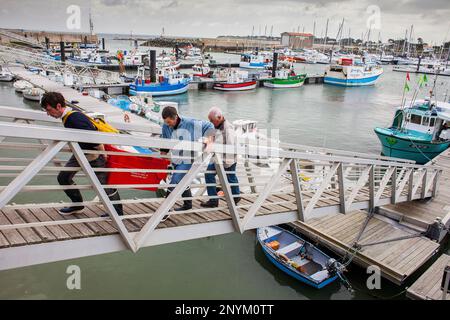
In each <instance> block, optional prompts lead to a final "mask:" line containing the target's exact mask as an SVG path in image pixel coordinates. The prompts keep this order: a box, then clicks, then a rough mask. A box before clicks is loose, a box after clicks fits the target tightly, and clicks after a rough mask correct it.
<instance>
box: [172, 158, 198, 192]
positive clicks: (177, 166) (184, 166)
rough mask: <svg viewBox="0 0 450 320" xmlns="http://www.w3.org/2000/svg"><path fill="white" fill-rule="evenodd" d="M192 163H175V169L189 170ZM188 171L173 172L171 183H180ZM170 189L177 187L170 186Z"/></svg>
mask: <svg viewBox="0 0 450 320" xmlns="http://www.w3.org/2000/svg"><path fill="white" fill-rule="evenodd" d="M191 166H192V164H190V163H180V164H173V167H174V170H189V169H191ZM185 175H186V172H174V173H173V174H172V178H171V179H170V184H178V183H180V181H181V180H182V179H183V178H184V176H185ZM168 189H169V190H170V191H173V189H175V187H170V188H168Z"/></svg>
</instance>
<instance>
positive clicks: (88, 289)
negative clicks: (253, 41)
mask: <svg viewBox="0 0 450 320" xmlns="http://www.w3.org/2000/svg"><path fill="white" fill-rule="evenodd" d="M213 55H214V57H215V58H216V54H213ZM217 56H218V57H220V58H221V59H229V60H230V61H231V60H233V59H234V61H235V60H236V56H228V55H225V54H217ZM237 59H238V58H237ZM217 60H220V59H219V58H217ZM225 62H226V61H225ZM324 68H325V66H321V65H301V64H297V65H296V69H297V72H303V71H305V72H307V73H311V74H314V73H321V72H323V69H324ZM391 69H392V67H391V66H386V67H385V73H384V74H383V76H382V77H381V79H380V81H379V82H378V83H377V84H376V85H375V86H372V87H365V88H340V87H333V86H329V85H323V84H320V85H319V84H318V85H305V86H303V87H301V88H297V89H282V90H272V89H268V88H258V89H256V90H252V91H249V92H217V91H213V90H190V91H188V93H186V94H183V95H179V96H173V97H161V98H158V100H166V101H176V102H178V103H179V109H180V113H181V114H182V115H185V116H192V117H197V118H202V119H206V117H207V112H208V110H209V108H211V107H213V106H218V107H220V108H221V109H222V110H223V111H224V112H225V114H226V117H227V118H228V119H229V120H236V119H252V120H256V121H258V128H260V129H268V130H269V132H270V130H272V129H275V130H279V136H280V138H281V140H282V141H284V142H290V143H297V144H305V145H311V146H318V147H327V148H335V149H343V150H349V151H357V152H367V153H374V154H379V153H380V144H379V142H378V139H377V137H376V135H375V134H374V132H373V128H374V127H375V126H385V125H388V124H389V123H390V122H391V119H392V116H393V114H394V111H395V107H396V106H397V105H398V104H399V103H400V100H401V95H402V88H403V82H404V79H405V74H403V73H396V72H392V71H391ZM433 80H434V78H433V77H429V83H428V86H426V87H424V88H423V90H422V93H421V94H419V97H421V96H422V97H423V96H425V95H426V94H427V91H429V90H430V89H431V87H432V84H433ZM449 80H450V79H449V78H438V80H437V84H436V93H437V96H438V98H439V99H442V98H443V96H444V95H445V94H446V92H445V90H447V89H448V88H450V81H449ZM415 82H416V76H415V75H411V83H415ZM412 87H413V86H412ZM409 95H410V96H412V91H411V92H410V93H409ZM155 100H156V99H155ZM0 101H1V104H2V105H6V106H15V107H17V108H30V109H39V106H38V104H36V103H32V102H24V101H23V99H22V97H21V96H19V95H18V94H16V93H15V92H14V89H13V87H12V84H9V83H0ZM38 196H39V195H36V197H38ZM60 200H63V199H60ZM64 200H65V199H64ZM444 251H446V252H447V253H449V252H450V248H449V247H448V246H447V247H446V248H445V249H444ZM430 263H431V262H430ZM70 265H77V266H79V267H80V269H81V290H69V289H68V288H67V286H66V281H67V278H68V276H69V275H68V274H67V273H66V270H67V267H68V266H70ZM428 265H429V263H428V264H427V266H428ZM347 276H348V278H349V280H350V282H351V284H352V285H353V287H354V289H355V290H356V291H355V292H354V293H350V292H348V291H347V290H346V289H345V287H344V286H343V285H341V284H340V283H339V282H335V283H332V284H331V285H329V286H327V287H325V288H324V289H321V290H316V289H312V288H310V287H308V286H306V285H304V284H302V283H300V282H298V281H296V280H294V279H293V278H291V277H289V276H288V275H286V274H284V273H283V272H282V271H280V270H279V269H277V268H276V267H275V266H273V265H272V264H271V263H270V262H269V261H268V260H267V259H266V257H265V256H264V254H263V252H262V250H261V248H260V247H259V245H258V244H257V242H256V240H255V233H254V232H253V231H249V232H246V233H245V234H243V235H240V234H237V233H235V234H228V235H223V236H217V237H208V238H204V239H198V240H190V241H185V242H179V243H173V244H166V245H160V246H155V247H149V248H143V249H141V250H140V251H139V252H138V253H137V254H133V253H130V252H119V253H113V254H106V255H99V256H94V257H87V258H82V259H74V260H68V261H62V262H56V263H50V264H43V265H38V266H31V267H25V268H20V269H14V270H7V271H2V272H0V288H1V289H0V299H374V298H375V297H381V298H388V297H397V298H399V299H403V298H404V294H402V292H403V290H404V286H403V287H398V286H395V285H393V284H391V283H389V282H388V281H387V280H384V279H383V280H382V282H381V290H368V289H367V288H366V280H367V277H368V276H369V275H368V274H367V273H366V271H365V270H364V269H362V268H359V267H357V266H354V265H352V266H350V268H349V272H348V273H347ZM415 279H417V276H416V277H413V278H411V279H409V281H408V282H407V283H406V284H405V285H408V284H410V283H412V281H413V280H415Z"/></svg>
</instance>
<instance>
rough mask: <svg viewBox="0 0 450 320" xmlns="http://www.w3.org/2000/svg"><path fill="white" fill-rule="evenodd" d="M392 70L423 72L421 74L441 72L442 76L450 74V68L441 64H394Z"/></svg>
mask: <svg viewBox="0 0 450 320" xmlns="http://www.w3.org/2000/svg"><path fill="white" fill-rule="evenodd" d="M392 71H396V72H408V73H421V74H439V75H440V76H450V68H449V67H446V66H443V65H439V64H425V65H420V66H413V65H408V66H405V65H402V66H394V67H393V68H392Z"/></svg>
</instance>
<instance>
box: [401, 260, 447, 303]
mask: <svg viewBox="0 0 450 320" xmlns="http://www.w3.org/2000/svg"><path fill="white" fill-rule="evenodd" d="M446 266H450V256H449V255H447V254H443V255H442V256H440V257H439V259H437V260H436V261H435V262H434V263H433V265H432V266H431V267H430V268H429V269H428V270H427V271H426V272H425V273H424V274H422V275H421V276H420V278H419V279H417V281H416V282H414V284H413V285H412V286H411V287H409V288H408V289H407V290H406V296H407V297H408V298H410V299H414V300H442V294H443V292H442V289H441V283H442V277H443V274H444V268H445V267H446ZM445 300H450V293H447V294H446V295H445Z"/></svg>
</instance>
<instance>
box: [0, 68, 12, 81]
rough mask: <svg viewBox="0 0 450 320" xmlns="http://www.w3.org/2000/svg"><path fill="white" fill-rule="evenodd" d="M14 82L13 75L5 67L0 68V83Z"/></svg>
mask: <svg viewBox="0 0 450 320" xmlns="http://www.w3.org/2000/svg"><path fill="white" fill-rule="evenodd" d="M13 80H14V74H13V73H12V72H11V71H9V70H8V69H7V68H6V67H2V66H0V81H2V82H11V81H13Z"/></svg>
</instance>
